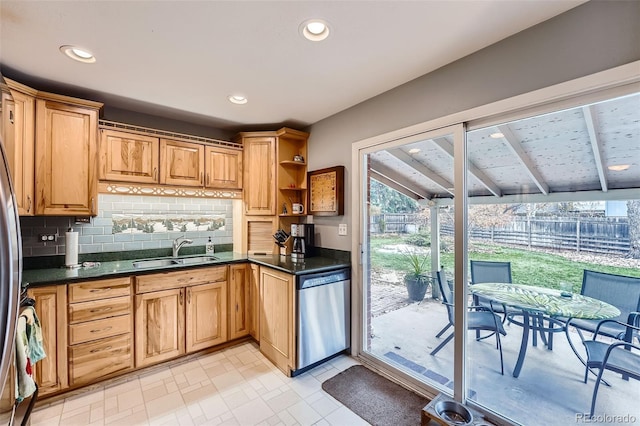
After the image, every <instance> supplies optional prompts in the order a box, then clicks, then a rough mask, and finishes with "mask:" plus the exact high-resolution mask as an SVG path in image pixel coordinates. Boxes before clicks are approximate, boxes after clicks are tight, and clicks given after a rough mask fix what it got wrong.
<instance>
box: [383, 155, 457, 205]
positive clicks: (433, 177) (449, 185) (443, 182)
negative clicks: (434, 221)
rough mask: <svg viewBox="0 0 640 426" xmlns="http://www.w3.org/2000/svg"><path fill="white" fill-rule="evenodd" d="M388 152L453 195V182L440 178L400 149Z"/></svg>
mask: <svg viewBox="0 0 640 426" xmlns="http://www.w3.org/2000/svg"><path fill="white" fill-rule="evenodd" d="M387 152H388V153H389V154H391V155H393V156H394V157H396V158H397V159H398V160H400V161H402V162H403V163H405V164H406V165H408V166H409V167H411V168H412V169H414V170H416V171H417V172H418V173H420V174H421V175H423V176H424V177H426V178H427V179H429V180H430V181H431V182H433V183H435V184H436V185H438V186H439V187H440V188H442V189H444V190H445V191H446V192H448V193H449V194H451V195H453V190H452V189H451V188H453V184H452V183H451V182H449V181H447V180H446V179H444V178H443V177H442V176H440V175H439V174H437V173H436V172H434V171H433V170H431V169H430V168H428V167H427V166H425V165H424V164H422V163H421V162H419V161H418V160H416V159H414V158H413V157H412V156H411V154H407V153H406V152H404V151H403V150H402V149H400V148H394V149H388V150H387Z"/></svg>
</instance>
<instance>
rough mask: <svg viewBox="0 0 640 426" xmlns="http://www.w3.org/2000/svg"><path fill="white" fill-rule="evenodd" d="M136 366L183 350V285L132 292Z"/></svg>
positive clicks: (149, 363) (177, 353)
mask: <svg viewBox="0 0 640 426" xmlns="http://www.w3.org/2000/svg"><path fill="white" fill-rule="evenodd" d="M135 316H136V319H135V336H136V337H135V340H136V344H135V353H136V367H144V366H146V365H151V364H155V363H158V362H160V361H164V360H167V359H171V358H175V357H177V356H180V355H182V354H184V288H179V289H172V290H164V291H156V292H152V293H145V294H138V295H136V314H135Z"/></svg>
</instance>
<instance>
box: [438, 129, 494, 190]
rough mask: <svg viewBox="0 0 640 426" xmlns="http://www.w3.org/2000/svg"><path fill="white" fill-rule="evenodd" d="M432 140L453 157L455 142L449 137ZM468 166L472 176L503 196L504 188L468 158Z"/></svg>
mask: <svg viewBox="0 0 640 426" xmlns="http://www.w3.org/2000/svg"><path fill="white" fill-rule="evenodd" d="M431 141H432V142H433V143H434V144H435V145H436V146H437V147H438V148H440V150H442V151H443V152H444V153H445V154H447V155H449V156H450V157H451V158H454V156H453V144H452V143H451V142H449V141H448V140H447V138H444V137H440V138H433V139H431ZM467 168H468V169H469V173H470V174H471V176H473V177H474V178H476V180H477V181H478V182H480V184H481V185H482V186H484V187H485V188H487V189H488V190H489V192H491V193H492V194H493V195H495V196H496V197H502V190H501V189H500V188H499V187H498V185H496V184H495V182H493V181H492V180H491V179H490V178H489V176H487V175H485V174H484V172H483V171H482V170H480V169H479V168H478V167H477V166H476V165H475V164H473V162H471V161H469V160H467Z"/></svg>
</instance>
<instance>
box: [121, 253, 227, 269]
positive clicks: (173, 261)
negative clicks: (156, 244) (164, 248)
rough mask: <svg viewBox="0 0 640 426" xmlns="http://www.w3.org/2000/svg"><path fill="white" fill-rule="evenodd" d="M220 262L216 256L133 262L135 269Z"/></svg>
mask: <svg viewBox="0 0 640 426" xmlns="http://www.w3.org/2000/svg"><path fill="white" fill-rule="evenodd" d="M216 260H218V258H217V257H215V256H194V257H180V258H172V257H171V258H167V259H150V260H136V261H135V262H133V267H134V268H161V267H163V266H172V265H198V264H201V263H209V262H214V261H216Z"/></svg>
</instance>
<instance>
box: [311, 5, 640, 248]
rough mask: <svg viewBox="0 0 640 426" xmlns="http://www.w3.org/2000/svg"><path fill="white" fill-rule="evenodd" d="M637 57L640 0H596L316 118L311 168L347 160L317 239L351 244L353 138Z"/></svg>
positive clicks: (335, 245) (639, 54)
mask: <svg viewBox="0 0 640 426" xmlns="http://www.w3.org/2000/svg"><path fill="white" fill-rule="evenodd" d="M637 60H640V2H637V1H591V2H588V3H586V4H584V5H581V6H579V7H577V8H574V9H572V10H570V11H568V12H566V13H564V14H562V15H559V16H557V17H555V18H552V19H550V20H548V21H546V22H543V23H541V24H539V25H536V26H534V27H532V28H529V29H527V30H525V31H522V32H520V33H518V34H515V35H513V36H511V37H509V38H507V39H505V40H502V41H500V42H498V43H496V44H494V45H492V46H489V47H487V48H485V49H483V50H480V51H478V52H476V53H474V54H472V55H469V56H467V57H465V58H463V59H460V60H458V61H456V62H453V63H451V64H449V65H447V66H444V67H442V68H440V69H438V70H436V71H434V72H431V73H429V74H426V75H424V76H422V77H419V78H417V79H415V80H413V81H410V82H408V83H406V84H404V85H402V86H399V87H397V88H395V89H392V90H390V91H388V92H385V93H383V94H381V95H379V96H377V97H375V98H372V99H369V100H367V101H365V102H363V103H361V104H359V105H356V106H354V107H352V108H350V109H348V110H345V111H343V112H340V113H338V114H336V115H333V116H331V117H329V118H327V119H325V120H322V121H320V122H318V123H316V124H314V125H313V126H311V127H310V128H309V129H308V130H309V132H310V133H311V136H310V139H309V154H308V155H309V170H316V169H321V168H324V167H331V166H336V165H344V166H346V173H345V204H346V206H345V207H346V208H345V215H344V216H343V217H337V218H335V217H332V218H319V217H316V218H314V222H315V223H316V233H317V238H319V245H321V246H322V247H326V248H334V249H340V250H350V249H351V240H352V238H353V235H354V232H353V225H357V224H352V223H351V213H352V212H351V208H350V207H351V181H352V179H355V178H357V177H356V176H353V173H352V170H351V144H352V143H354V142H357V141H359V140H362V139H366V138H368V137H372V136H376V135H380V134H383V133H386V132H389V131H393V130H397V129H401V128H403V127H407V126H410V125H414V124H418V123H423V122H426V121H429V120H432V119H435V118H439V117H443V116H447V115H450V114H452V113H456V112H460V111H464V110H467V109H469V108H472V107H476V106H480V105H485V104H488V103H491V102H494V101H497V100H501V99H505V98H509V97H512V96H516V95H520V94H523V93H527V92H530V91H533V90H536V89H540V88H544V87H548V86H551V85H554V84H557V83H561V82H564V81H569V80H572V79H575V78H579V77H583V76H586V75H589V74H593V73H596V72H599V71H603V70H606V69H610V68H614V67H616V66H620V65H624V64H627V63H630V62H633V61H637ZM639 72H640V70H639ZM340 223H347V224H348V226H349V228H348V235H347V236H346V237H343V236H338V224H340Z"/></svg>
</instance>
